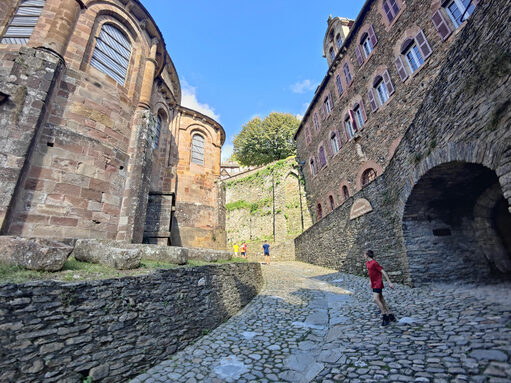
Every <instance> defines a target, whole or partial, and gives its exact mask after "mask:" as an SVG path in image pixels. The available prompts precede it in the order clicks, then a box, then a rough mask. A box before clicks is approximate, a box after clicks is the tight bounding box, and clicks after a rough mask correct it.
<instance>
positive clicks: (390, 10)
mask: <svg viewBox="0 0 511 383" xmlns="http://www.w3.org/2000/svg"><path fill="white" fill-rule="evenodd" d="M383 10H384V11H385V14H386V15H387V20H388V21H389V23H392V21H393V20H394V19H395V17H396V16H397V14H398V13H399V5H398V4H397V2H396V0H383Z"/></svg>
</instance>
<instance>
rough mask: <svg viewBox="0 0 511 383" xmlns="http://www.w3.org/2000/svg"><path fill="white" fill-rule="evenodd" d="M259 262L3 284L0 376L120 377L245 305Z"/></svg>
mask: <svg viewBox="0 0 511 383" xmlns="http://www.w3.org/2000/svg"><path fill="white" fill-rule="evenodd" d="M262 283H263V280H262V274H261V268H260V265H259V264H254V263H233V264H224V265H208V266H202V267H195V268H178V269H172V270H158V271H156V272H154V273H152V274H149V275H145V276H140V277H126V278H120V279H108V280H100V281H89V282H78V283H61V282H56V281H36V282H30V283H24V284H2V285H0V297H1V299H0V381H2V382H18V383H21V382H79V383H81V382H82V379H83V378H84V377H87V376H90V377H92V379H93V381H94V382H99V381H101V382H125V381H127V380H128V378H129V377H131V376H134V375H135V374H137V373H140V372H141V371H143V370H144V369H147V368H148V367H150V366H153V365H154V364H156V363H158V362H160V361H162V360H165V359H167V358H169V356H170V355H172V354H173V353H175V352H176V351H177V350H179V349H182V348H184V347H185V346H187V345H188V344H189V343H190V342H192V341H193V340H194V339H196V338H197V337H199V336H201V335H202V334H203V333H204V332H205V331H207V330H210V329H213V328H215V327H216V326H218V325H219V324H220V323H222V322H223V321H225V320H226V319H227V318H229V317H230V316H232V315H233V314H235V313H236V312H237V311H238V310H240V309H241V308H242V307H243V306H244V305H246V304H247V303H248V302H249V301H250V300H251V299H252V298H253V297H254V296H255V295H256V294H257V293H258V292H259V290H260V289H261V287H262Z"/></svg>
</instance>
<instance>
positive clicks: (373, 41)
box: [367, 25, 378, 48]
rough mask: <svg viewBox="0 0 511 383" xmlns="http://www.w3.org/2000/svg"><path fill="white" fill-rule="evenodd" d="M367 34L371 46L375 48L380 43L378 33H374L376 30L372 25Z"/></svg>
mask: <svg viewBox="0 0 511 383" xmlns="http://www.w3.org/2000/svg"><path fill="white" fill-rule="evenodd" d="M367 34H368V35H369V40H370V41H371V44H372V46H373V48H374V47H375V46H376V44H377V43H378V39H377V38H376V33H374V28H373V26H372V25H370V26H369V29H368V30H367Z"/></svg>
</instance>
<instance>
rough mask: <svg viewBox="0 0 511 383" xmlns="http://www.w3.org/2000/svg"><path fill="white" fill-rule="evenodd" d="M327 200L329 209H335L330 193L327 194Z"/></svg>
mask: <svg viewBox="0 0 511 383" xmlns="http://www.w3.org/2000/svg"><path fill="white" fill-rule="evenodd" d="M328 202H329V203H330V209H331V210H332V211H333V210H334V209H335V201H334V197H333V196H332V195H329V196H328Z"/></svg>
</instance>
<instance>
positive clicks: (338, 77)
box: [335, 73, 344, 97]
mask: <svg viewBox="0 0 511 383" xmlns="http://www.w3.org/2000/svg"><path fill="white" fill-rule="evenodd" d="M335 85H336V87H337V93H338V94H339V97H341V96H342V95H343V93H344V87H343V86H342V80H341V75H340V74H339V73H337V74H336V76H335Z"/></svg>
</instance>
